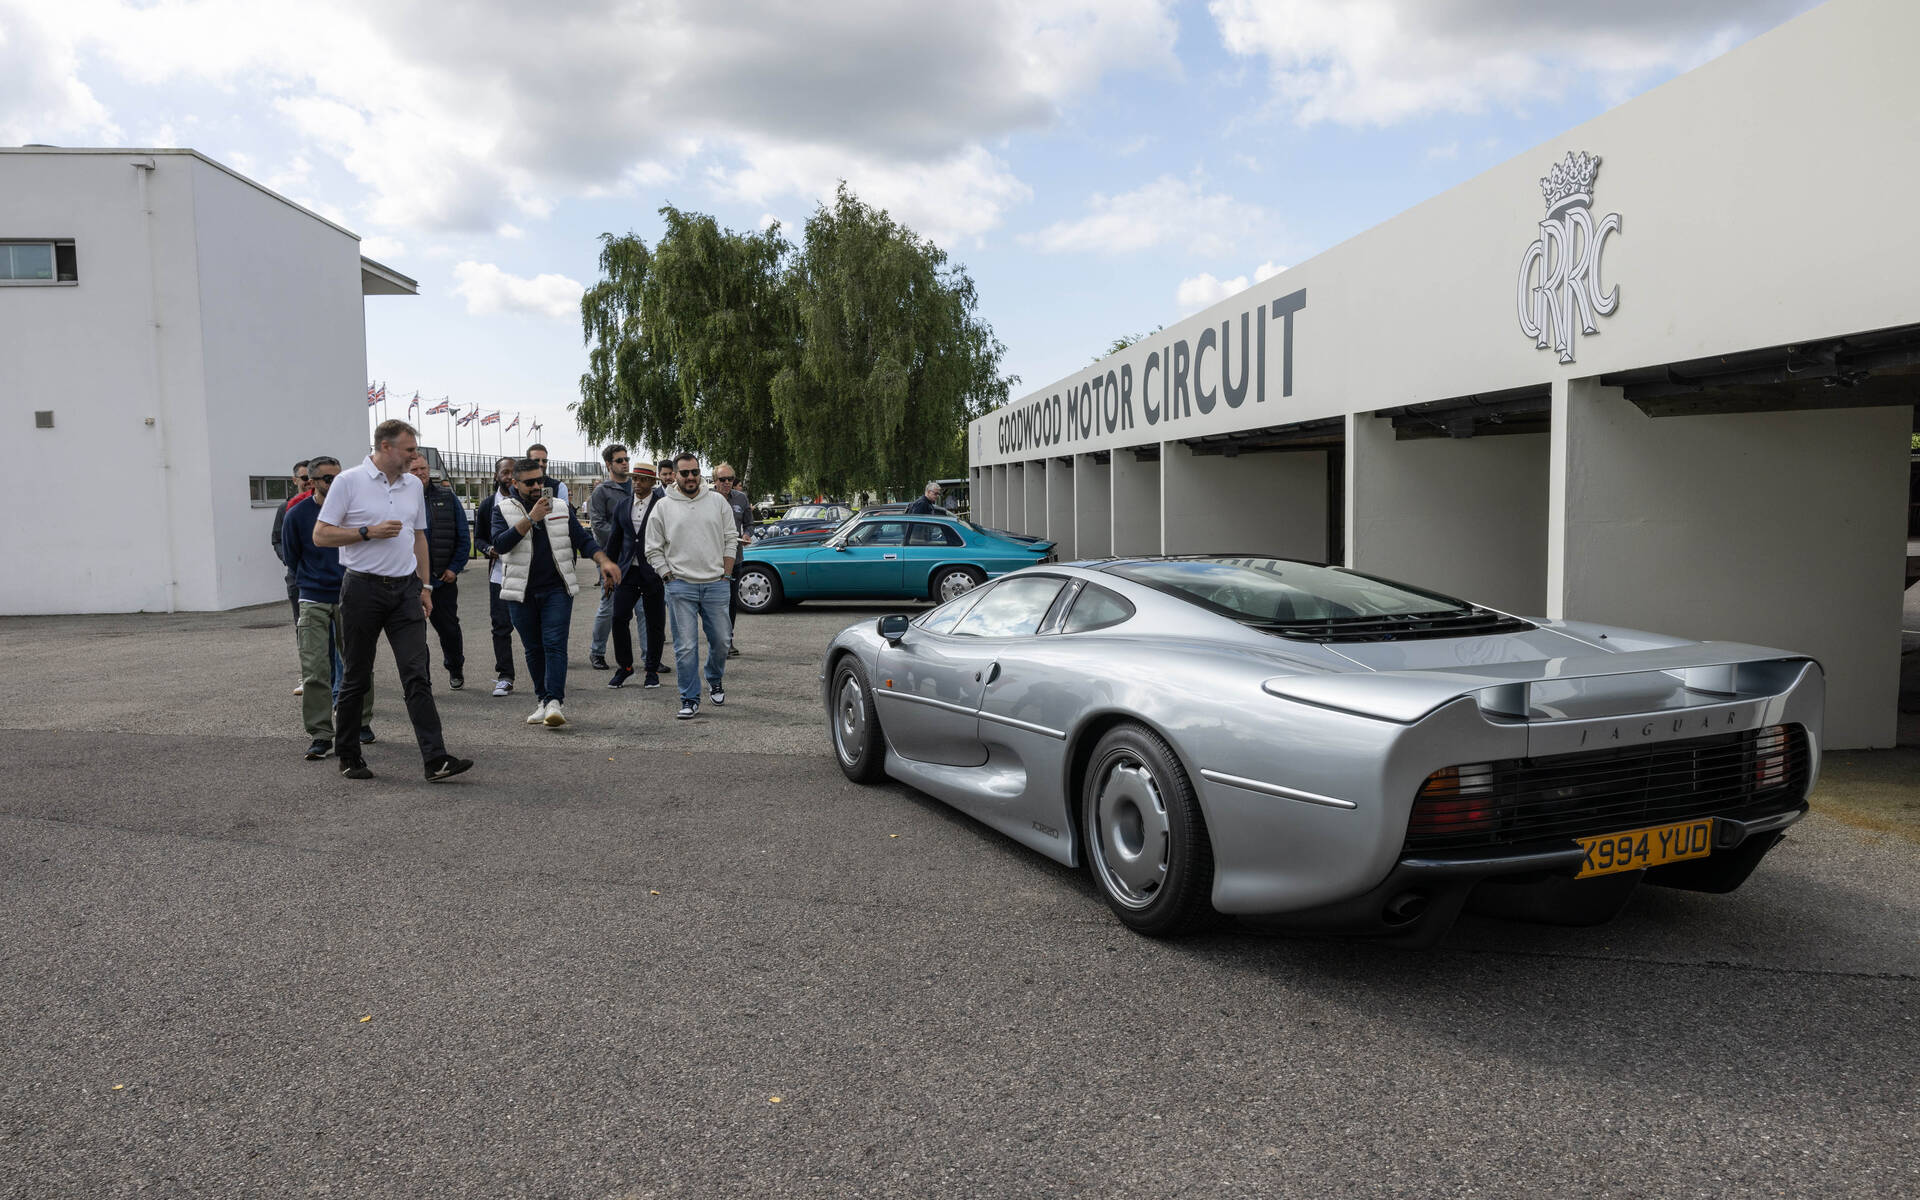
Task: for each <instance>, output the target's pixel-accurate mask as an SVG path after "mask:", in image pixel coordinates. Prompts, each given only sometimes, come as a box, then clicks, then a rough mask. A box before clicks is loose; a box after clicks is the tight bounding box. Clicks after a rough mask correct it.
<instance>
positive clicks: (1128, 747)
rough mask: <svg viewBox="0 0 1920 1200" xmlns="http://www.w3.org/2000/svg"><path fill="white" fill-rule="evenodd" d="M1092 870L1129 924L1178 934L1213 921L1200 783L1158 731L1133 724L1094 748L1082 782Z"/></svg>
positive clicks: (1116, 911) (1138, 928)
mask: <svg viewBox="0 0 1920 1200" xmlns="http://www.w3.org/2000/svg"><path fill="white" fill-rule="evenodd" d="M1080 828H1081V836H1082V838H1083V839H1084V845H1085V848H1086V852H1087V868H1088V870H1089V871H1090V872H1091V873H1092V874H1093V881H1094V883H1095V885H1096V886H1098V887H1099V889H1100V894H1101V895H1102V896H1103V897H1105V899H1106V901H1107V907H1108V908H1111V909H1112V910H1113V914H1114V915H1115V916H1116V917H1119V918H1120V921H1121V923H1122V924H1124V925H1126V926H1127V927H1128V928H1130V929H1132V930H1133V931H1134V932H1136V933H1141V934H1145V935H1147V936H1148V937H1174V936H1177V935H1179V934H1182V933H1190V932H1193V931H1194V930H1197V929H1201V928H1204V927H1205V926H1207V925H1208V924H1211V923H1212V922H1213V920H1214V919H1215V917H1216V914H1215V913H1214V910H1213V903H1212V893H1213V843H1212V842H1211V841H1210V840H1209V839H1208V837H1207V823H1206V818H1205V816H1204V815H1203V814H1202V813H1201V811H1200V799H1199V796H1198V795H1197V794H1196V793H1195V792H1194V790H1193V782H1192V781H1191V780H1190V779H1188V778H1187V773H1186V770H1185V769H1184V768H1182V767H1181V765H1180V760H1179V758H1178V757H1177V756H1176V755H1175V754H1174V752H1173V748H1172V747H1171V746H1169V745H1167V743H1166V741H1165V740H1164V739H1163V738H1161V737H1160V735H1159V734H1157V733H1154V732H1153V731H1152V730H1151V729H1148V728H1146V727H1145V726H1143V725H1136V724H1133V723H1131V722H1129V723H1127V724H1124V725H1116V726H1115V727H1114V728H1112V729H1110V730H1108V731H1107V733H1106V735H1105V736H1103V737H1102V738H1101V739H1100V741H1099V742H1098V743H1097V744H1096V745H1095V746H1094V748H1093V757H1092V758H1091V759H1090V760H1089V761H1088V764H1087V773H1086V778H1085V781H1084V782H1083V783H1082V785H1081V795H1080Z"/></svg>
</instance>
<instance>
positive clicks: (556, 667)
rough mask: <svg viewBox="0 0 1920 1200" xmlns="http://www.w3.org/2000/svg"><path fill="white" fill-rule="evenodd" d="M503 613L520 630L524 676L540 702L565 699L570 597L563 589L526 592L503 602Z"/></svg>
mask: <svg viewBox="0 0 1920 1200" xmlns="http://www.w3.org/2000/svg"><path fill="white" fill-rule="evenodd" d="M507 614H508V615H509V616H511V617H512V618H513V627H514V628H515V629H517V630H519V631H520V644H521V645H522V646H523V647H525V648H526V652H527V678H528V679H530V680H532V681H533V694H534V695H535V696H537V697H538V698H539V699H540V701H541V702H542V703H545V702H546V701H548V700H565V699H566V698H567V627H568V626H570V625H572V624H573V597H572V596H569V595H567V592H566V589H565V588H555V589H550V590H548V591H543V592H532V593H529V594H528V596H527V598H526V599H525V600H509V601H507Z"/></svg>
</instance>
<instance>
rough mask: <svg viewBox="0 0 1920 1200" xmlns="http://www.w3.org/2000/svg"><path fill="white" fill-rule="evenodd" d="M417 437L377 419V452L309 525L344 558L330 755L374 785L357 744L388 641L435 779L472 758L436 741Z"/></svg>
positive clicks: (346, 474) (401, 425)
mask: <svg viewBox="0 0 1920 1200" xmlns="http://www.w3.org/2000/svg"><path fill="white" fill-rule="evenodd" d="M419 438H420V435H419V433H418V432H417V431H416V430H415V429H414V427H413V426H411V425H409V424H407V423H406V422H405V421H401V420H387V421H382V422H380V424H379V425H377V426H375V427H374V430H373V453H371V454H369V455H368V456H367V458H366V460H365V461H364V462H361V463H359V464H358V465H356V466H353V467H349V468H348V469H347V470H345V471H342V472H341V473H340V477H339V478H338V479H335V480H334V481H333V487H332V489H331V490H329V491H328V492H327V499H326V503H324V504H322V505H321V506H320V519H319V521H318V522H317V523H316V524H315V525H314V527H313V541H314V544H315V545H316V546H333V547H336V548H338V549H339V551H340V565H341V566H342V567H343V568H345V571H346V576H345V578H344V579H343V580H342V581H341V583H340V608H339V619H340V621H341V623H342V624H343V625H344V626H345V627H346V628H345V632H344V633H343V634H342V638H341V640H342V649H341V655H342V657H343V658H344V659H345V660H346V662H345V665H344V667H343V668H342V672H341V680H340V701H339V703H338V704H336V705H335V706H334V713H333V727H334V738H333V747H334V753H335V754H337V755H339V756H340V773H341V774H342V775H344V776H346V777H347V778H348V779H371V778H373V771H372V770H370V769H369V768H368V767H367V762H366V758H365V757H364V756H363V754H362V752H361V747H360V744H359V740H358V738H357V737H353V736H352V735H354V734H357V733H358V732H359V728H358V727H359V722H360V704H361V701H362V698H363V697H365V696H366V694H367V689H368V688H370V687H372V686H373V655H374V652H375V651H376V650H378V649H379V647H380V635H381V634H382V633H384V634H386V635H387V645H388V646H389V647H391V648H392V650H393V662H394V666H395V667H397V668H398V669H399V672H400V686H401V689H402V690H403V691H404V692H405V693H406V697H407V719H408V720H409V721H411V722H412V723H413V735H414V737H415V739H416V740H418V741H419V743H420V757H421V759H422V760H423V762H424V763H425V765H426V774H427V779H428V781H429V782H438V781H440V780H442V779H450V778H452V777H453V776H455V775H458V774H460V773H461V772H462V771H466V770H468V769H470V768H471V767H472V766H473V760H471V759H466V758H458V757H455V756H454V755H452V754H449V753H447V747H446V743H445V742H443V741H442V740H441V736H440V711H439V709H437V708H435V707H434V703H433V673H432V669H431V662H432V659H431V656H430V655H429V654H428V653H427V616H428V614H429V613H430V612H432V610H433V585H432V582H431V580H430V579H429V578H428V575H427V532H426V526H427V499H426V493H425V492H423V491H422V490H421V487H420V481H419V480H418V479H415V478H414V477H413V476H411V475H409V474H407V464H408V463H410V462H412V461H413V456H414V455H415V454H416V453H418V452H419Z"/></svg>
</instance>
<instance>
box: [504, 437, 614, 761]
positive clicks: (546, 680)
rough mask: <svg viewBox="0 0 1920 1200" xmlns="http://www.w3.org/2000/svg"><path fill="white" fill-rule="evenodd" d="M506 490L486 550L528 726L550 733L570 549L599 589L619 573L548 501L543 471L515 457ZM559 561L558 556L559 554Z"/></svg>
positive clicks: (556, 704)
mask: <svg viewBox="0 0 1920 1200" xmlns="http://www.w3.org/2000/svg"><path fill="white" fill-rule="evenodd" d="M513 473H514V490H513V492H512V494H511V495H506V496H502V497H500V500H499V502H498V503H496V504H495V505H494V508H493V548H494V550H495V552H497V553H498V554H499V555H500V558H501V568H502V571H501V581H500V598H501V599H502V600H505V601H506V602H507V609H508V611H509V612H511V613H512V614H513V627H514V628H515V629H517V630H519V631H520V644H521V645H522V646H524V647H525V648H526V652H527V676H528V678H529V680H530V681H531V682H532V683H533V687H534V694H535V695H536V696H537V697H538V698H539V700H540V704H539V707H537V708H535V709H534V710H533V714H532V715H531V716H529V717H528V718H527V724H529V725H545V726H547V727H548V728H549V729H557V728H559V727H560V726H562V725H565V724H566V723H567V717H566V712H565V710H564V707H563V702H564V701H565V700H566V694H567V633H568V630H569V628H570V626H571V625H572V623H573V598H574V596H575V595H576V594H577V593H578V592H579V591H580V580H579V576H578V574H577V573H576V572H575V571H574V566H573V552H574V551H578V552H579V553H581V554H585V555H587V556H589V557H591V558H592V559H593V561H595V562H597V563H599V564H600V575H601V580H602V586H603V587H617V586H618V585H619V583H620V568H619V567H617V566H615V565H614V562H613V560H612V559H610V558H608V557H607V554H606V551H604V550H602V549H600V544H599V543H598V542H596V541H594V540H593V534H591V533H589V532H587V529H586V527H585V526H583V525H581V524H580V519H579V518H578V517H577V516H575V515H574V512H573V506H572V505H570V504H567V503H566V502H565V501H560V502H559V503H557V504H556V503H555V498H554V496H553V495H552V493H550V492H548V491H547V489H546V487H545V486H544V483H543V480H544V479H545V477H546V467H545V465H544V464H542V463H541V462H539V461H538V460H536V459H532V458H523V459H521V460H520V461H519V462H517V463H515V464H514V465H513ZM563 554H564V555H565V557H562V555H563Z"/></svg>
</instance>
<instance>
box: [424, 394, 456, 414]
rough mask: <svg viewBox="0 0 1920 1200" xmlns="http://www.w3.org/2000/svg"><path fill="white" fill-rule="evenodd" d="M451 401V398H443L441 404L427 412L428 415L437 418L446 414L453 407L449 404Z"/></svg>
mask: <svg viewBox="0 0 1920 1200" xmlns="http://www.w3.org/2000/svg"><path fill="white" fill-rule="evenodd" d="M449 399H450V398H449V397H445V396H443V397H441V399H440V403H438V404H436V405H434V406H433V407H432V408H430V409H428V410H427V415H428V416H430V417H437V416H439V415H440V414H441V413H443V412H446V411H447V409H448V408H450V407H452V406H451V405H450V404H449V403H448V400H449Z"/></svg>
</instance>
